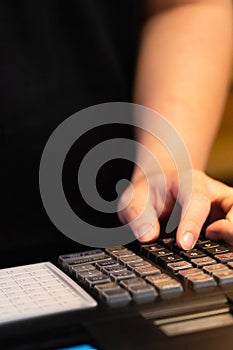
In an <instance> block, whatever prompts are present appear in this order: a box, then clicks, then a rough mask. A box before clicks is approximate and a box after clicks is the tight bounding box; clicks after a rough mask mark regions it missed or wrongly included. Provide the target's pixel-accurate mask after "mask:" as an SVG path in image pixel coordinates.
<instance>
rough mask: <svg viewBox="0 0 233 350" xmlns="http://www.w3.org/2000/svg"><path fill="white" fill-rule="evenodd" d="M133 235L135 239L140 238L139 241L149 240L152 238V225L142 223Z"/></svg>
mask: <svg viewBox="0 0 233 350" xmlns="http://www.w3.org/2000/svg"><path fill="white" fill-rule="evenodd" d="M135 235H136V237H137V239H140V240H141V241H145V240H150V239H152V238H154V230H153V226H152V225H142V226H140V227H139V228H138V229H137V230H136V232H135Z"/></svg>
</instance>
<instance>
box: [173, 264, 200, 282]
mask: <svg viewBox="0 0 233 350" xmlns="http://www.w3.org/2000/svg"><path fill="white" fill-rule="evenodd" d="M199 274H203V272H202V271H201V270H200V269H198V268H196V267H193V268H192V269H185V270H179V272H178V275H179V276H180V277H181V278H182V279H183V280H184V281H186V280H187V278H188V277H189V276H194V275H199Z"/></svg>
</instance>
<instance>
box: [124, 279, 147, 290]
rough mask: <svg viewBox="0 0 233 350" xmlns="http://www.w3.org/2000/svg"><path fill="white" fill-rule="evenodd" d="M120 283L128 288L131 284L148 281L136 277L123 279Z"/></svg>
mask: <svg viewBox="0 0 233 350" xmlns="http://www.w3.org/2000/svg"><path fill="white" fill-rule="evenodd" d="M120 284H121V285H122V286H123V287H125V288H126V289H128V288H129V287H131V286H135V285H142V284H146V282H145V281H144V280H143V279H142V278H139V277H135V278H130V279H128V280H123V281H121V282H120Z"/></svg>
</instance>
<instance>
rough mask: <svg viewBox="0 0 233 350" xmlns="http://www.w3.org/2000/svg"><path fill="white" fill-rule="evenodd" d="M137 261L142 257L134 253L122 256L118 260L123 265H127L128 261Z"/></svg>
mask: <svg viewBox="0 0 233 350" xmlns="http://www.w3.org/2000/svg"><path fill="white" fill-rule="evenodd" d="M139 261H142V258H141V257H140V256H138V255H136V254H134V255H131V256H124V257H122V258H120V262H121V263H122V264H123V265H124V266H128V264H129V263H133V262H139Z"/></svg>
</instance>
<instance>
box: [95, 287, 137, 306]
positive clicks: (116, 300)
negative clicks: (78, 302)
mask: <svg viewBox="0 0 233 350" xmlns="http://www.w3.org/2000/svg"><path fill="white" fill-rule="evenodd" d="M101 296H102V298H103V299H104V300H105V302H106V303H107V304H108V305H109V306H126V305H128V304H129V302H130V301H131V296H130V294H129V292H127V291H126V290H124V289H123V288H119V289H111V290H103V292H102V294H101Z"/></svg>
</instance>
